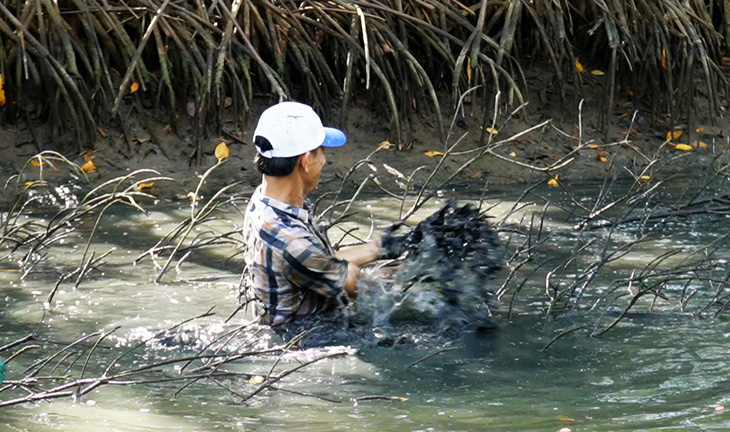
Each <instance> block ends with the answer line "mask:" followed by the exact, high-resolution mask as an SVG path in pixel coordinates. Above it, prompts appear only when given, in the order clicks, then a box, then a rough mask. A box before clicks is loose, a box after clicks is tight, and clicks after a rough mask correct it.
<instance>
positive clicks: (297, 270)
mask: <svg viewBox="0 0 730 432" xmlns="http://www.w3.org/2000/svg"><path fill="white" fill-rule="evenodd" d="M283 258H284V260H285V262H286V264H287V265H286V266H284V267H285V268H286V278H287V279H288V280H289V282H290V283H291V284H292V285H294V286H298V287H301V288H305V289H310V290H312V291H314V292H316V293H317V294H319V295H322V296H324V297H326V298H332V297H335V296H338V295H341V294H342V293H343V292H344V290H345V283H346V281H347V267H348V265H347V261H343V260H340V259H337V258H336V257H334V256H332V255H331V254H330V253H329V252H328V251H327V250H326V249H325V248H323V247H322V246H321V245H320V244H319V242H317V241H315V240H314V239H313V238H311V237H309V236H306V237H301V238H297V239H294V240H292V241H291V242H290V243H289V244H288V245H287V247H286V249H285V250H284V252H283Z"/></svg>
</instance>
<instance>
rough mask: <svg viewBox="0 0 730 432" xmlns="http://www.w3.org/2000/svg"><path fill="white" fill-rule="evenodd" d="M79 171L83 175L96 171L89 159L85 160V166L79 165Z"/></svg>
mask: <svg viewBox="0 0 730 432" xmlns="http://www.w3.org/2000/svg"><path fill="white" fill-rule="evenodd" d="M81 171H83V172H85V173H88V172H92V171H96V165H94V161H92V160H91V159H89V160H87V161H86V163H85V164H83V165H81Z"/></svg>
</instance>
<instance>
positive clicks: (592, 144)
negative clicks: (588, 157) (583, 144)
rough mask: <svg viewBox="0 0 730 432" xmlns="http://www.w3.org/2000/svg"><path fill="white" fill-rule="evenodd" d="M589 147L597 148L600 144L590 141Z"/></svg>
mask: <svg viewBox="0 0 730 432" xmlns="http://www.w3.org/2000/svg"><path fill="white" fill-rule="evenodd" d="M588 148H592V149H597V148H598V144H596V143H594V142H592V143H588Z"/></svg>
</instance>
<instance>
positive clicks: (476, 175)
mask: <svg viewBox="0 0 730 432" xmlns="http://www.w3.org/2000/svg"><path fill="white" fill-rule="evenodd" d="M483 175H484V173H483V172H481V171H477V172H475V173H474V174H472V175H470V176H469V178H473V179H475V178H479V177H481V176H483Z"/></svg>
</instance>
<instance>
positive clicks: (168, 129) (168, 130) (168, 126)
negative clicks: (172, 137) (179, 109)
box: [162, 124, 172, 132]
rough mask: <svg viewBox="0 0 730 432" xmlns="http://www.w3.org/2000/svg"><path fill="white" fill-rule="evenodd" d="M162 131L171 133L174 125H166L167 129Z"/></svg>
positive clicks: (164, 128)
mask: <svg viewBox="0 0 730 432" xmlns="http://www.w3.org/2000/svg"><path fill="white" fill-rule="evenodd" d="M162 130H163V131H165V132H170V131H171V130H172V125H169V124H168V125H165V127H163V128H162Z"/></svg>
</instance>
